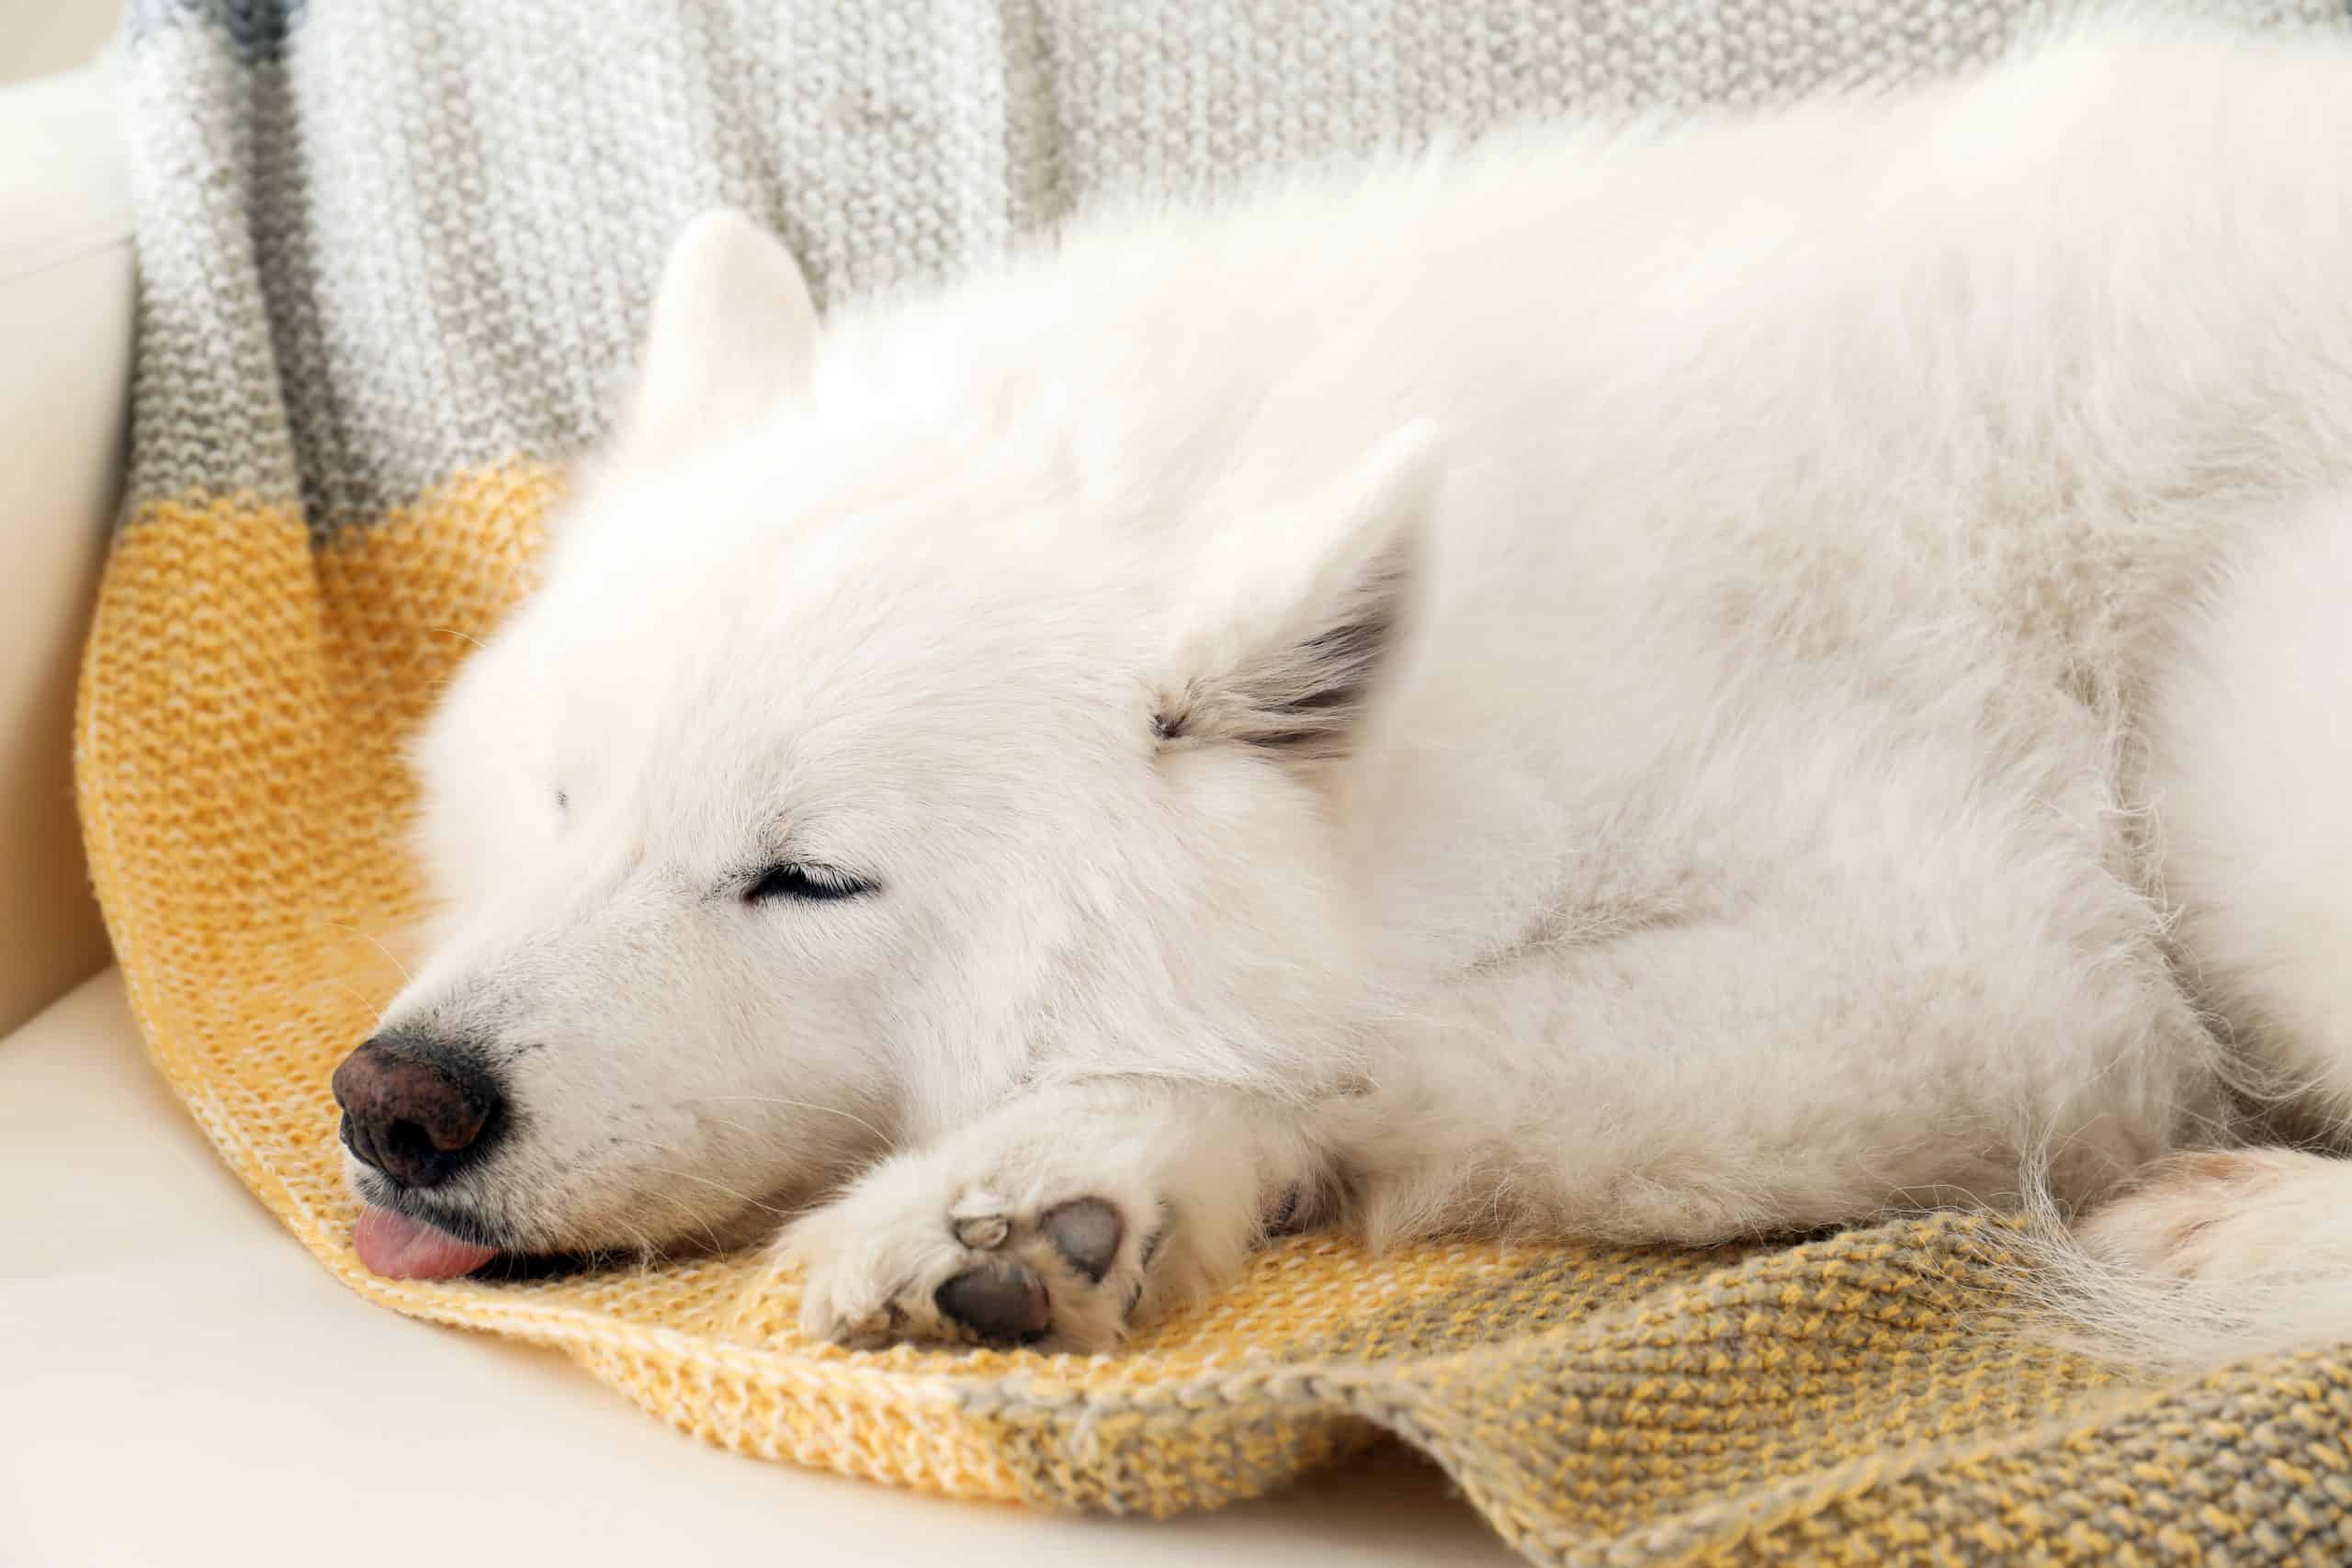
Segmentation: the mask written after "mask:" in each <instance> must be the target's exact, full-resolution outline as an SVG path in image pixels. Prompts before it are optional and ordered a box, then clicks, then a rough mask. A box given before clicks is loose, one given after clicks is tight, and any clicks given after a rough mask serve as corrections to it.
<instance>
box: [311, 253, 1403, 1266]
mask: <svg viewBox="0 0 2352 1568" xmlns="http://www.w3.org/2000/svg"><path fill="white" fill-rule="evenodd" d="M1023 288H1028V290H1029V293H1028V295H1026V296H1024V295H1023V292H1022V290H1023ZM1024 298H1026V299H1029V301H1030V307H1029V308H1033V309H1037V311H1038V319H1037V320H1036V321H1035V322H1034V326H1035V333H1036V335H1037V337H1038V338H1039V340H1040V349H1039V352H1040V354H1041V355H1050V354H1051V352H1052V346H1051V344H1052V340H1053V338H1054V336H1055V334H1056V333H1059V332H1062V331H1064V330H1065V327H1064V325H1063V323H1061V322H1059V321H1055V320H1053V319H1050V318H1051V310H1049V309H1042V308H1038V307H1037V301H1039V300H1045V301H1047V302H1050V299H1051V298H1052V291H1051V290H1050V289H1048V288H1045V287H1043V286H1042V285H1039V284H1035V283H1034V282H1033V283H1031V284H1027V285H1008V286H1006V288H1004V290H1003V293H1002V296H1001V299H999V300H998V304H999V305H1000V306H1001V307H1002V308H1003V309H1008V310H1017V309H1021V308H1023V305H1022V300H1023V299H1024ZM978 314H979V315H980V316H983V317H986V321H984V322H983V324H982V325H981V326H979V327H977V328H976V327H973V326H971V325H969V322H970V321H972V320H974V319H976V318H975V313H974V312H972V311H969V310H967V311H966V312H964V314H963V315H962V316H961V317H959V316H957V315H956V313H955V312H953V311H951V310H947V309H944V308H940V309H937V310H934V311H933V316H932V318H931V320H930V321H929V323H928V324H926V322H925V321H908V320H905V319H903V315H901V316H900V317H899V318H893V317H888V316H885V317H879V318H876V319H875V320H870V321H852V322H850V323H848V324H845V325H842V326H840V327H837V328H833V329H830V330H829V331H828V332H827V333H823V334H821V341H820V332H819V329H818V323H817V319H816V315H815V312H814V311H813V310H812V309H811V306H810V303H809V294H808V291H807V289H806V288H804V286H803V285H802V282H801V279H800V276H799V274H798V272H797V269H796V268H795V267H794V265H793V263H792V261H791V260H790V258H789V257H788V256H787V255H786V253H785V252H784V251H783V250H782V249H781V247H779V246H778V245H777V244H776V243H775V242H774V241H772V240H771V239H769V238H768V237H766V236H765V235H764V234H763V233H762V232H760V231H757V230H756V229H754V228H752V226H751V225H750V224H749V223H747V222H746V221H744V220H741V219H740V218H737V217H733V216H731V215H724V214H719V215H711V216H707V217H706V218H703V219H701V220H696V222H695V224H694V225H692V226H691V227H690V228H689V229H688V231H686V233H685V234H684V237H683V238H682V239H681V240H680V242H679V243H678V245H677V247H676V249H675V250H674V251H673V254H672V257H671V260H670V262H669V264H668V265H667V266H666V268H665V270H664V273H663V276H662V282H661V285H660V288H659V290H658V295H657V300H656V304H655V308H654V313H653V325H652V330H651V333H650V340H649V343H648V346H647V349H646V352H645V355H644V360H643V365H642V367H641V370H640V378H639V386H638V388H637V390H636V392H635V394H634V397H633V399H632V401H631V403H630V405H629V406H628V408H627V410H626V411H625V412H624V414H623V416H622V418H621V419H620V420H619V422H618V423H617V428H616V434H615V435H614V437H613V438H612V440H611V442H610V444H609V446H607V448H606V449H605V451H603V452H602V453H601V454H599V455H598V456H597V457H596V458H595V459H594V461H593V462H592V463H591V464H589V465H588V466H587V467H586V468H585V470H584V472H583V474H582V478H581V479H580V482H579V484H578V486H577V488H576V491H575V493H574V495H573V497H572V499H571V501H570V502H568V503H567V505H566V506H565V508H564V512H563V514H562V515H561V516H560V517H559V518H557V519H556V520H555V521H554V524H553V525H552V531H553V539H552V543H551V545H550V548H549V554H548V558H547V560H546V562H545V565H544V576H543V580H542V583H541V586H540V587H539V588H538V589H537V592H536V593H535V594H534V595H533V596H532V597H531V598H530V599H529V600H528V601H527V602H526V603H525V604H523V605H522V606H520V607H519V608H518V609H517V611H516V612H515V614H514V615H512V616H511V617H510V618H509V620H508V622H507V623H506V624H505V625H504V626H503V627H502V628H501V629H500V631H499V632H498V634H497V635H496V636H495V637H493V638H492V639H491V641H490V642H489V643H488V645H487V646H486V647H485V648H484V649H482V650H481V652H480V653H478V654H477V655H475V656H474V657H473V659H472V660H470V661H469V663H468V664H467V666H466V667H465V669H464V670H463V671H462V672H461V673H460V676H459V678H458V680H457V682H455V684H454V685H453V687H452V689H451V690H450V691H449V693H448V694H447V698H446V700H445V701H444V702H443V704H442V705H441V706H440V708H439V710H438V712H437V713H436V714H435V716H434V717H433V719H432V721H431V723H430V725H429V727H428V728H427V729H426V731H425V733H424V737H423V738H422V741H421V743H420V745H419V747H418V749H417V751H416V761H417V766H418V771H419V773H420V775H421V779H422V783H423V800H424V806H423V817H422V822H421V832H420V843H421V846H422V853H423V858H424V862H425V865H426V869H427V871H428V873H429V874H430V877H431V879H432V882H433V885H434V889H435V893H436V894H437V896H438V898H439V901H440V904H441V907H442V909H443V913H442V915H441V916H440V918H439V919H438V920H437V923H436V926H435V934H434V939H433V944H432V951H431V956H430V958H429V960H428V962H426V963H425V964H424V965H423V967H422V968H421V969H419V971H418V972H417V974H416V975H415V977H414V979H413V982H412V983H411V984H410V985H409V986H408V987H406V988H405V989H404V990H402V991H401V994H400V995H399V996H398V997H397V998H395V999H394V1000H393V1002H392V1003H391V1005H390V1008H389V1009H388V1010H387V1011H386V1012H385V1015H384V1017H383V1019H382V1021H381V1024H380V1027H379V1030H378V1032H377V1033H376V1034H375V1036H374V1037H373V1038H372V1039H371V1040H370V1041H368V1043H365V1044H363V1045H362V1046H361V1047H360V1048H359V1049H358V1050H356V1051H355V1052H354V1053H353V1054H352V1055H351V1056H350V1057H348V1058H347V1059H346V1060H345V1063H344V1064H343V1066H341V1067H340V1068H339V1069H338V1070H337V1073H336V1077H335V1088H336V1092H337V1098H338V1100H339V1101H340V1102H341V1103H342V1104H343V1106H344V1108H345V1123H344V1135H345V1144H346V1145H347V1147H348V1148H349V1150H350V1153H351V1161H350V1173H351V1176H352V1179H353V1181H354V1183H355V1186H356V1190H357V1191H358V1193H359V1195H360V1196H361V1197H362V1198H363V1200H365V1201H366V1202H367V1204H368V1216H367V1217H366V1218H365V1219H363V1222H362V1242H363V1251H364V1252H366V1253H367V1254H368V1259H369V1261H370V1262H371V1264H373V1265H374V1266H375V1267H377V1268H379V1269H383V1270H385V1271H388V1272H395V1273H406V1274H418V1275H441V1274H452V1273H458V1272H463V1271H466V1270H467V1269H471V1268H473V1267H476V1266H478V1265H479V1264H481V1262H483V1261H486V1260H487V1258H488V1257H489V1255H490V1254H491V1253H492V1252H494V1251H495V1252H506V1253H515V1254H544V1253H557V1252H580V1251H601V1250H607V1249H610V1250H624V1251H626V1250H637V1249H650V1248H658V1247H667V1246H670V1245H673V1244H677V1245H692V1244H696V1243H700V1242H703V1241H706V1240H712V1241H718V1242H722V1243H726V1242H733V1241H736V1240H740V1239H745V1238H747V1237H748V1236H749V1235H751V1234H752V1233H753V1232H754V1231H756V1230H758V1229H760V1228H763V1227H764V1226H765V1225H766V1224H772V1223H773V1222H772V1221H770V1220H769V1219H768V1218H767V1216H768V1215H769V1214H771V1213H773V1212H774V1211H775V1209H776V1208H777V1207H779V1206H780V1205H782V1204H785V1203H787V1202H789V1201H793V1200H794V1199H795V1198H796V1197H798V1196H801V1195H803V1194H805V1193H807V1192H808V1191H809V1190H810V1189H812V1188H815V1187H818V1186H820V1185H822V1184H825V1183H829V1182H831V1181H835V1180H837V1179H840V1178H841V1177H842V1175H843V1174H844V1173H845V1172H846V1171H847V1170H848V1169H849V1168H853V1167H854V1165H855V1164H856V1163H858V1162H859V1161H861V1160H863V1159H865V1158H868V1157H870V1156H873V1155H875V1154H876V1153H879V1152H880V1151H881V1150H883V1149H884V1148H885V1147H887V1146H888V1145H892V1144H894V1143H896V1142H898V1141H899V1140H901V1139H905V1138H910V1137H916V1136H921V1135H923V1134H926V1133H928V1132H931V1131H934V1130H937V1129H938V1128H940V1127H942V1126H943V1125H945V1124H949V1123H951V1122H953V1121H954V1120H956V1119H957V1118H960V1117H963V1116H967V1115H969V1114H970V1113H972V1112H973V1111H975V1110H976V1109H977V1108H978V1107H979V1106H981V1105H983V1104H985V1103H986V1102H987V1101H988V1100H989V1098H990V1097H992V1096H994V1095H996V1094H999V1093H1001V1092H1003V1091H1004V1090H1005V1089H1008V1088H1009V1087H1011V1086H1012V1085H1015V1084H1018V1083H1021V1082H1023V1081H1035V1080H1038V1079H1043V1078H1049V1077H1056V1076H1062V1075H1075V1074H1102V1073H1113V1074H1116V1073H1143V1074H1158V1075H1174V1076H1180V1077H1188V1078H1193V1079H1204V1080H1221V1081H1227V1082H1235V1083H1243V1084H1249V1085H1252V1086H1256V1087H1258V1088H1260V1089H1265V1090H1267V1091H1268V1092H1275V1093H1281V1092H1308V1091H1310V1090H1311V1089H1313V1088H1314V1087H1315V1085H1316V1084H1317V1083H1319V1082H1322V1081H1326V1080H1328V1078H1329V1076H1330V1074H1331V1073H1332V1072H1333V1071H1334V1070H1335V1068H1336V1066H1338V1065H1339V1064H1342V1063H1344V1061H1345V1059H1346V1055H1347V1053H1346V1050H1345V1044H1346V1040H1347V1037H1348V1032H1349V1031H1350V1030H1351V1027H1352V1022H1353V1019H1352V1016H1351V1009H1353V1008H1355V1007H1358V1006H1360V1005H1361V1002H1360V998H1358V997H1357V995H1356V990H1355V987H1353V986H1352V985H1351V984H1349V983H1348V982H1349V979H1350V978H1351V977H1352V976H1357V975H1359V974H1360V973H1361V966H1360V954H1359V953H1357V951H1356V946H1357V938H1356V935H1355V934H1354V931H1353V927H1352V922H1351V914H1350V911H1351V901H1350V898H1349V896H1348V889H1347V888H1346V887H1345V886H1341V885H1340V877H1339V874H1338V867H1339V866H1340V864H1341V863H1343V857H1342V856H1341V855H1340V853H1339V852H1338V848H1339V847H1338V846H1337V845H1336V844H1335V842H1334V834H1335V833H1336V832H1337V831H1338V829H1336V828H1335V826H1334V820H1335V814H1334V813H1333V811H1332V809H1331V807H1332V794H1331V792H1332V791H1333V789H1334V788H1335V787H1337V779H1338V776H1339V771H1338V770H1335V769H1334V768H1333V766H1332V763H1333V761H1334V759H1336V758H1339V757H1341V756H1344V755H1345V754H1347V753H1348V751H1349V750H1351V748H1355V747H1361V746H1363V745H1364V744H1367V743H1368V742H1367V738H1366V728H1367V726H1368V725H1369V724H1370V723H1371V722H1372V719H1371V710H1372V709H1373V707H1374V705H1373V704H1372V703H1371V701H1370V697H1371V694H1373V692H1374V690H1375V689H1376V688H1377V687H1379V686H1381V685H1382V684H1383V682H1385V680H1386V679H1387V678H1388V675H1389V673H1390V671H1392V669H1393V667H1394V665H1395V664H1396V662H1397V660H1398V659H1399V657H1400V655H1401V652H1402V647H1401V645H1402V631H1403V628H1404V626H1406V624H1407V621H1408V612H1409V608H1410V600H1411V596H1412V592H1413V590H1414V585H1415V581H1416V579H1417V576H1418V535H1419V530H1418V527H1417V525H1418V524H1419V521H1420V519H1421V518H1422V516H1423V515H1424V513H1426V511H1427V507H1428V502H1429V498H1430V488H1431V483H1432V480H1433V478H1434V466H1433V463H1432V461H1431V457H1430V444H1429V442H1428V440H1427V439H1426V437H1425V436H1424V435H1422V434H1420V433H1419V431H1418V430H1414V429H1408V430H1407V431H1404V432H1402V433H1398V434H1393V435H1392V436H1390V437H1389V438H1387V439H1385V440H1379V441H1374V442H1371V443H1369V444H1367V446H1365V447H1364V448H1363V450H1362V451H1361V453H1360V454H1359V455H1358V457H1357V459H1356V460H1354V461H1353V462H1351V463H1348V464H1342V465H1340V466H1339V467H1340V471H1337V472H1332V473H1329V474H1328V475H1324V476H1321V478H1320V479H1318V480H1317V482H1315V483H1312V484H1304V485H1287V486H1282V487H1275V489H1273V490H1271V491H1270V490H1268V489H1267V487H1265V486H1263V485H1256V486H1253V484H1252V481H1251V473H1250V465H1249V464H1247V463H1244V462H1239V461H1238V460H1237V461H1236V462H1235V463H1233V464H1230V465H1227V466H1223V467H1220V466H1217V465H1207V464H1201V463H1198V462H1197V461H1195V462H1193V463H1192V464H1191V465H1190V467H1189V471H1185V472H1181V473H1180V472H1175V471H1172V469H1171V467H1170V465H1168V464H1165V463H1163V464H1160V465H1159V466H1158V467H1157V468H1155V467H1154V466H1153V465H1152V464H1150V463H1142V464H1139V465H1136V466H1132V467H1123V466H1122V463H1121V461H1120V460H1119V455H1118V453H1117V452H1116V451H1115V450H1107V449H1108V448H1115V446H1116V445H1117V444H1116V442H1108V441H1106V440H1104V439H1103V438H1102V437H1101V435H1100V432H1101V429H1102V426H1101V425H1099V424H1098V423H1093V422H1092V417H1091V412H1090V411H1089V410H1087V409H1084V408H1077V407H1070V406H1069V405H1068V403H1067V401H1065V402H1064V403H1063V404H1062V406H1059V407H1058V408H1057V407H1056V406H1054V405H1055V404H1056V401H1057V399H1056V397H1055V396H1054V395H1053V387H1052V384H1051V380H1050V378H1049V377H1047V376H1046V375H1044V374H1043V373H1036V374H1035V378H1034V379H1032V378H1031V376H1032V374H1033V372H1032V371H1031V369H1030V368H1028V367H1027V361H1026V360H1025V359H1024V358H1023V355H1019V354H1012V355H1003V354H998V355H996V357H995V358H993V359H992V358H991V357H990V355H991V353H992V352H994V351H992V350H990V349H989V346H988V344H987V343H986V342H985V341H982V340H986V339H989V337H990V336H991V335H992V334H1001V333H1003V331H1004V328H1005V323H1004V322H1003V321H1001V320H1000V319H998V318H997V317H994V316H989V315H987V313H986V312H979V313H978ZM958 321H964V322H965V323H966V324H965V325H962V326H958V325H957V324H956V323H957V322H958ZM959 334H960V335H959ZM1000 341H1001V336H1000ZM1033 394H1034V395H1033ZM1179 445H1180V446H1181V445H1182V442H1179Z"/></svg>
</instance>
